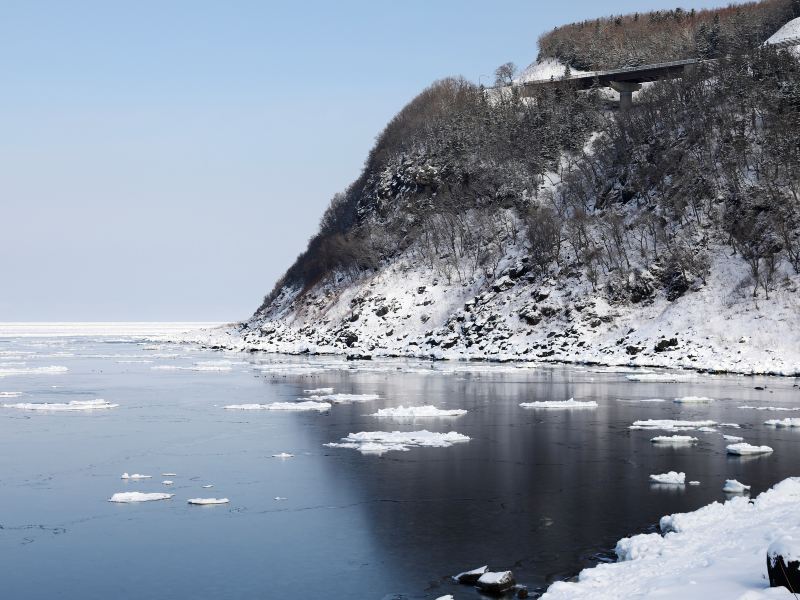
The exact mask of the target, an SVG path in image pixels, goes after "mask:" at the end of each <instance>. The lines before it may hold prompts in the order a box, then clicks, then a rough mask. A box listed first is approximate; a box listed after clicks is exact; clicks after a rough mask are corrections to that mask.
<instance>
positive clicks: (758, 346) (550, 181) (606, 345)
mask: <svg viewBox="0 0 800 600" xmlns="http://www.w3.org/2000/svg"><path fill="white" fill-rule="evenodd" d="M770 14H772V13H770ZM797 23H798V20H797V19H795V20H794V21H791V22H789V23H788V24H787V25H786V26H785V27H784V28H782V29H781V31H780V32H778V33H777V34H776V36H784V37H786V36H790V35H792V34H793V32H794V30H795V28H796V27H797ZM701 29H702V27H701ZM702 30H703V31H705V30H704V29H702ZM772 31H774V29H773V30H772ZM787 32H788V33H787ZM773 37H775V36H773ZM761 43H763V38H761V41H760V42H759V44H761ZM742 61H744V62H746V63H747V64H746V67H747V68H741V65H740V64H738V63H739V62H742ZM565 70H566V67H565V66H564V64H563V63H562V62H560V61H559V60H557V59H547V58H545V59H541V60H539V61H537V62H536V63H534V64H533V65H531V66H530V67H529V68H528V69H527V70H526V71H525V72H524V73H523V74H522V75H521V76H520V79H519V81H529V80H535V79H549V78H550V77H553V78H554V79H555V78H558V77H560V76H563V74H564V71H565ZM635 103H636V107H637V108H636V109H635V110H633V111H632V112H631V113H630V114H625V115H622V114H620V113H619V112H617V111H616V110H614V108H613V107H610V106H609V104H608V103H607V102H605V101H603V99H602V97H601V95H600V94H598V93H597V92H596V91H594V90H589V91H576V90H574V89H571V88H568V87H566V88H557V87H555V86H537V87H534V88H530V93H529V94H526V96H525V97H524V98H523V97H521V95H519V94H506V95H502V96H496V97H492V98H491V99H487V96H486V95H485V94H484V92H483V90H482V89H481V88H479V87H478V86H475V85H473V84H470V83H469V82H466V81H464V80H463V79H449V80H443V81H441V82H437V83H436V84H434V85H432V86H431V87H430V88H428V89H427V90H425V91H424V92H422V93H421V94H420V95H419V96H418V97H417V98H416V99H414V100H413V101H412V102H411V103H410V104H409V105H408V106H406V107H405V108H404V109H403V110H402V111H401V112H400V113H399V114H398V115H397V116H396V117H395V118H394V119H393V120H392V121H391V122H390V124H389V125H388V126H387V128H386V130H385V131H384V132H383V133H382V134H381V136H379V138H378V140H377V143H376V146H375V148H374V149H373V150H372V152H371V153H370V155H369V157H368V160H367V162H366V166H365V169H364V172H363V173H362V175H361V177H360V178H359V179H358V180H357V181H356V182H354V183H353V185H351V186H350V187H349V188H348V189H347V190H346V191H345V192H344V193H342V194H338V195H337V196H336V197H335V198H334V199H333V201H332V202H331V205H330V207H329V208H328V210H327V211H326V213H325V215H324V216H323V218H322V223H321V227H320V230H319V232H318V233H317V234H316V235H315V236H314V237H313V238H312V239H311V240H310V242H309V245H308V248H307V250H306V251H305V252H304V253H303V254H301V255H300V256H299V257H298V259H297V261H296V262H295V263H294V264H293V265H292V266H291V267H290V268H289V270H288V271H287V273H286V275H285V276H284V277H283V278H282V279H281V281H279V282H278V284H277V285H276V286H275V288H274V289H273V291H272V292H271V293H270V294H269V295H268V296H267V297H266V298H265V300H264V303H263V304H262V306H261V307H260V308H259V309H258V311H256V313H255V314H254V315H253V316H252V317H251V318H250V319H249V320H248V321H246V322H244V323H241V324H239V325H237V326H234V327H232V328H228V329H223V330H216V331H214V332H213V333H212V334H211V336H210V337H211V338H212V339H210V340H209V339H206V340H205V342H206V343H207V344H208V345H211V346H218V347H225V348H235V349H242V350H245V349H247V350H263V351H268V352H287V353H339V354H347V355H351V356H352V357H353V358H367V357H369V356H409V357H425V358H433V359H451V360H504V361H510V360H516V361H559V362H592V363H599V364H609V365H636V366H663V367H680V368H692V369H701V370H711V371H732V372H741V373H774V374H783V375H800V327H798V325H797V324H798V323H800V294H798V290H799V289H800V179H798V173H800V152H798V147H797V144H796V140H797V138H798V136H800V118H798V114H797V113H798V110H800V108H798V107H800V64H798V60H797V58H796V57H794V56H793V55H792V53H791V52H788V51H786V50H778V51H774V50H769V49H764V50H760V51H753V52H752V53H751V54H747V55H742V56H740V57H739V58H737V59H736V60H731V61H720V62H718V63H714V64H713V65H712V66H711V67H708V68H706V67H704V66H700V67H698V69H697V70H696V71H694V72H693V75H692V76H691V77H686V78H684V79H681V80H676V81H667V82H656V83H653V84H651V85H650V86H648V87H646V88H645V89H643V90H642V91H641V92H639V93H638V94H637V97H636V100H635Z"/></svg>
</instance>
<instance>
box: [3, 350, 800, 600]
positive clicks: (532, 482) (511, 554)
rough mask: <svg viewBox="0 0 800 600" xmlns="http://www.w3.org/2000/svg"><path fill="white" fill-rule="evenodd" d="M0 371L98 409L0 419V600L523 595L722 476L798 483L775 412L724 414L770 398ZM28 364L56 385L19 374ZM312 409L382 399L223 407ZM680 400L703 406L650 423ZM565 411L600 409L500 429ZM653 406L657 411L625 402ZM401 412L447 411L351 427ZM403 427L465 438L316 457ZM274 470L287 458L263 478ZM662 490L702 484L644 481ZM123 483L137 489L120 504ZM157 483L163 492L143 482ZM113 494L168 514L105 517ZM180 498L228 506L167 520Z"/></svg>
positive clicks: (407, 372)
mask: <svg viewBox="0 0 800 600" xmlns="http://www.w3.org/2000/svg"><path fill="white" fill-rule="evenodd" d="M0 353H2V354H0V392H21V393H22V396H21V397H19V398H3V399H0V402H5V403H14V402H69V401H70V400H91V399H95V398H104V399H106V400H108V401H110V402H114V403H118V404H119V405H120V406H119V408H116V409H113V410H109V411H95V412H92V413H38V412H37V413H33V412H27V411H23V410H17V409H12V408H4V409H1V410H0V582H2V583H0V585H1V586H2V591H0V596H2V597H3V598H13V599H17V598H24V599H32V600H33V599H48V600H52V599H54V598H59V599H80V600H92V599H101V598H102V599H103V600H107V599H108V598H117V599H127V598H131V599H134V598H136V599H141V598H148V599H161V598H164V599H167V598H169V599H175V598H193V599H206V598H208V599H212V598H213V599H219V598H226V599H267V598H359V599H361V598H365V599H370V598H375V599H382V598H436V597H438V596H440V595H444V594H448V593H454V594H455V595H456V597H457V598H459V599H461V598H477V597H478V596H477V593H476V592H474V591H473V590H472V589H471V588H462V587H458V586H454V585H453V584H451V583H450V581H449V576H450V575H452V574H453V573H456V572H459V571H462V570H467V569H471V568H474V567H477V566H480V565H483V564H489V565H490V567H492V568H493V569H497V570H500V569H512V570H513V571H514V573H515V574H516V576H517V579H518V581H520V582H521V583H523V584H527V585H528V586H530V587H531V589H535V588H543V587H545V586H546V585H547V584H548V583H550V582H552V581H554V580H557V579H564V578H569V577H572V576H574V575H575V574H576V573H577V572H578V571H579V570H580V569H581V568H583V567H586V566H589V565H592V564H595V563H596V562H597V561H598V560H608V559H609V557H610V556H611V553H610V552H611V550H613V547H614V544H615V542H616V540H617V539H619V538H620V537H623V536H625V535H629V534H634V533H640V532H644V531H647V530H652V528H653V527H654V526H655V524H656V523H657V521H658V518H659V517H660V516H662V515H664V514H668V513H672V512H679V511H687V510H693V509H696V508H698V507H700V506H702V505H704V504H707V503H709V502H712V501H714V500H724V499H725V495H724V494H723V493H722V492H721V488H722V485H723V482H724V480H725V479H726V478H736V479H739V480H740V481H742V482H745V483H748V484H752V485H753V491H754V493H758V492H760V491H762V490H764V489H765V488H767V487H769V486H770V485H772V484H774V483H775V482H777V481H779V480H780V479H782V478H785V477H787V476H791V475H798V474H800V473H799V472H798V467H797V464H798V463H797V459H798V442H799V441H800V431H795V430H786V429H782V430H776V429H770V428H768V427H765V426H764V425H763V424H762V423H763V421H764V420H765V419H767V418H783V417H786V416H793V415H794V413H771V412H767V411H755V410H743V409H740V408H738V407H739V406H741V405H744V404H751V405H758V404H760V405H770V406H786V407H789V406H797V407H800V393H798V388H796V387H793V386H794V385H795V381H794V380H790V379H767V378H750V377H735V376H725V377H722V376H719V377H718V376H710V375H697V376H693V377H692V379H691V380H689V381H684V382H680V383H638V382H631V381H628V380H627V379H626V378H625V374H623V373H599V372H594V371H593V370H592V369H591V368H566V367H565V368H554V367H538V368H537V367H529V368H525V369H515V368H512V367H510V366H509V365H486V364H478V365H476V364H453V363H437V364H435V365H431V364H430V363H422V362H407V361H380V362H359V363H352V362H346V361H343V360H339V359H335V358H307V359H304V358H297V357H279V356H262V355H233V354H231V355H225V354H221V353H214V352H204V351H198V350H196V349H192V348H188V347H184V346H172V345H163V346H153V345H151V344H148V343H146V342H137V341H135V339H133V338H113V337H99V338H89V337H61V338H52V339H49V338H5V339H0ZM219 360H229V361H231V363H232V364H230V365H229V367H230V370H229V371H194V370H184V369H170V370H162V369H154V368H153V367H162V366H167V367H189V368H190V367H192V366H193V365H195V364H196V363H197V362H199V361H219ZM133 361H148V362H133ZM43 366H64V367H67V368H68V371H66V372H63V373H57V374H41V373H31V372H25V370H27V369H32V368H36V367H43ZM755 386H763V387H766V389H765V390H762V391H759V390H755V389H754V387H755ZM317 387H333V388H335V390H336V392H342V393H354V394H379V395H380V396H381V399H380V400H376V401H372V402H367V403H358V404H345V405H337V406H334V407H333V408H332V410H330V411H329V412H327V413H321V414H320V413H278V412H272V411H256V412H239V411H227V410H224V409H223V408H222V407H223V406H224V405H226V404H243V403H267V402H274V401H293V400H295V399H297V398H298V397H303V396H304V395H305V394H304V393H303V390H304V389H309V388H317ZM687 395H699V396H710V397H713V398H716V399H717V400H716V402H713V403H712V404H710V405H679V404H675V403H673V402H672V401H671V400H672V398H674V397H678V396H687ZM570 397H575V398H576V399H578V400H590V399H591V400H596V401H597V402H598V403H599V407H598V408H597V409H594V410H572V411H532V410H525V409H523V408H520V407H519V403H520V402H529V401H537V400H564V399H567V398H570ZM651 398H664V399H667V400H668V401H667V402H663V403H644V402H641V400H645V399H651ZM401 404H403V405H406V406H408V405H421V404H433V405H436V406H438V407H440V408H463V409H467V410H468V411H469V412H468V414H467V415H465V416H463V417H460V418H456V419H418V420H416V421H410V420H406V421H387V420H379V419H376V418H374V417H370V416H367V415H369V414H370V413H372V412H375V411H376V410H377V409H378V408H383V407H389V406H398V405H401ZM798 416H800V415H798ZM647 418H654V419H655V418H672V419H713V420H716V421H719V422H734V423H739V424H741V429H740V430H739V431H740V433H737V432H736V431H733V430H728V429H725V430H724V432H725V433H728V434H734V435H741V436H743V437H744V438H745V439H746V441H748V442H750V443H753V444H768V445H770V446H772V447H773V448H774V449H775V452H774V454H772V455H771V456H765V457H760V458H752V459H742V458H732V457H728V456H726V453H725V445H726V443H727V442H725V441H724V440H723V438H722V435H721V434H720V433H692V434H691V435H695V436H697V437H699V438H700V443H698V444H697V445H695V446H693V447H685V448H663V447H656V446H654V445H653V444H651V443H650V438H651V437H653V436H654V435H660V433H658V432H650V431H632V430H630V429H629V425H630V424H631V423H632V422H633V421H634V420H637V419H647ZM419 429H429V430H431V431H450V430H454V431H458V432H460V433H463V434H466V435H468V436H470V437H471V438H472V439H471V441H470V442H468V443H465V444H459V445H455V446H453V447H450V448H419V449H413V450H411V451H409V452H391V453H388V454H385V455H383V456H381V457H378V456H364V455H361V454H360V453H358V452H356V451H353V450H348V449H335V448H328V447H325V446H324V444H325V443H327V442H333V441H337V440H338V439H339V438H341V437H344V436H346V435H347V434H349V433H351V432H359V431H376V430H389V431H391V430H401V431H413V430H419ZM280 452H289V453H292V454H294V455H295V457H294V458H292V459H287V460H280V459H275V458H272V455H273V454H277V453H280ZM669 470H677V471H685V472H686V474H687V480H699V481H700V482H701V485H700V486H686V487H677V488H676V487H669V486H654V485H651V484H650V483H649V482H648V476H649V474H651V473H662V472H665V471H669ZM124 471H127V472H131V473H133V472H138V473H146V474H151V475H153V478H152V479H150V480H147V481H144V482H136V483H134V482H130V483H126V482H125V481H122V480H121V479H120V475H121V474H122V473H123V472H124ZM166 472H174V473H177V475H176V476H174V477H161V476H160V474H161V473H166ZM162 479H172V480H174V482H175V484H174V485H173V486H172V487H170V488H167V487H165V486H162V485H161V480H162ZM205 484H213V485H214V487H213V488H212V489H203V488H202V487H201V486H202V485H205ZM123 491H158V492H160V491H168V492H171V493H174V494H175V497H174V498H172V499H171V500H167V501H161V502H150V503H143V504H138V505H133V504H131V505H121V504H112V503H109V502H107V499H108V498H109V497H110V496H111V495H112V494H113V493H115V492H123ZM198 496H200V497H208V496H215V497H223V496H224V497H228V498H230V500H231V502H230V504H228V505H224V506H210V507H196V506H190V505H188V504H187V503H186V500H187V499H188V498H192V497H198ZM275 498H285V499H281V500H276V499H275Z"/></svg>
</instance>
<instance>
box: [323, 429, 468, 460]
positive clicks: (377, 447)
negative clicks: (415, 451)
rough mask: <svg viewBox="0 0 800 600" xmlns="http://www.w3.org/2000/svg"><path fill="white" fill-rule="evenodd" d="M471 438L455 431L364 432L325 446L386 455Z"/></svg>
mask: <svg viewBox="0 0 800 600" xmlns="http://www.w3.org/2000/svg"><path fill="white" fill-rule="evenodd" d="M469 439H470V438H469V437H468V436H466V435H463V434H460V433H456V432H455V431H451V432H449V433H436V432H431V431H427V430H424V429H423V430H422V431H409V432H406V431H362V432H360V433H351V434H350V435H348V436H347V437H345V438H342V441H341V442H331V443H329V444H325V445H326V446H328V447H329V448H350V449H353V450H358V451H359V452H361V453H362V454H384V453H385V452H392V451H400V452H405V451H407V450H410V449H411V448H417V447H428V448H448V447H450V446H452V445H453V444H457V443H461V442H468V441H469Z"/></svg>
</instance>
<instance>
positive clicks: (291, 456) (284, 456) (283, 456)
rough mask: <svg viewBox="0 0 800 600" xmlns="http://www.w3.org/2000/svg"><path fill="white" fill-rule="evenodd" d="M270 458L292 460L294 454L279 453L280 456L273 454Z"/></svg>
mask: <svg viewBox="0 0 800 600" xmlns="http://www.w3.org/2000/svg"><path fill="white" fill-rule="evenodd" d="M272 458H294V454H289V453H288V452H281V453H280V454H273V455H272Z"/></svg>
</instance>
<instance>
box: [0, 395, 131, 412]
mask: <svg viewBox="0 0 800 600" xmlns="http://www.w3.org/2000/svg"><path fill="white" fill-rule="evenodd" d="M2 406H3V408H17V409H19V410H44V411H51V412H74V411H91V410H105V409H109V408H117V407H118V406H119V404H112V403H111V402H108V401H107V400H102V399H100V398H98V399H97V400H72V401H70V402H66V403H64V402H18V403H16V404H3V405H2Z"/></svg>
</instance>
